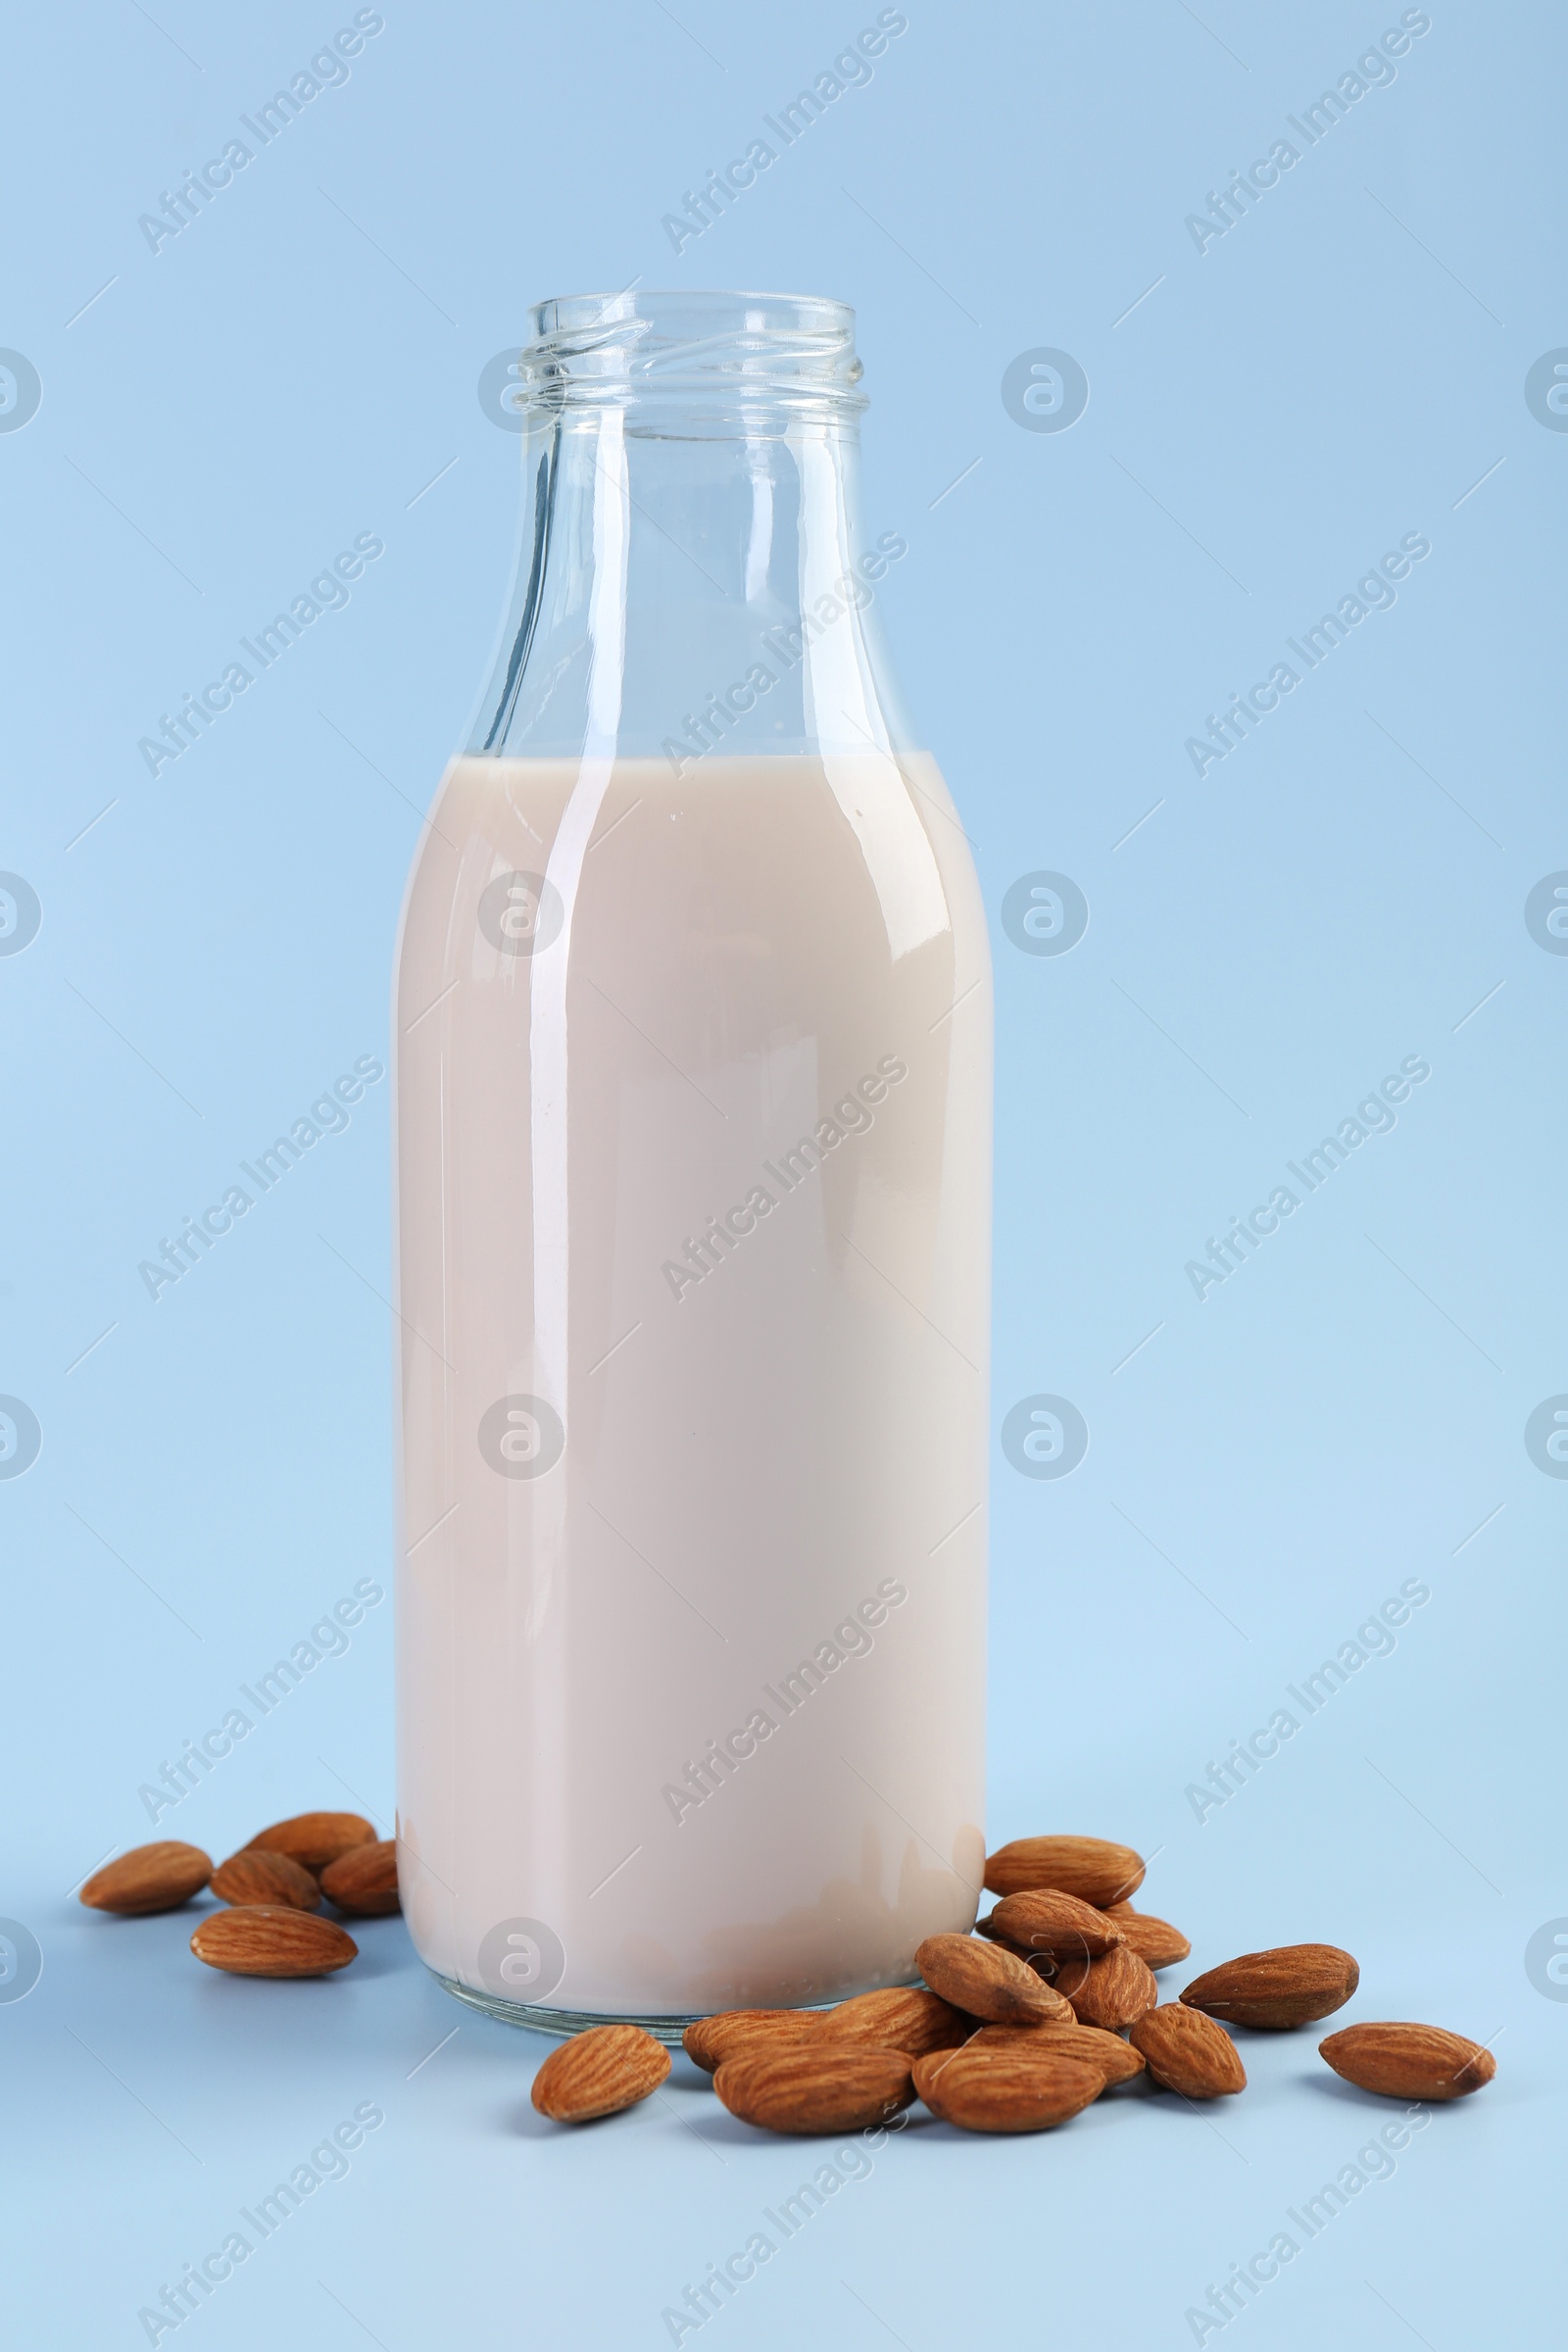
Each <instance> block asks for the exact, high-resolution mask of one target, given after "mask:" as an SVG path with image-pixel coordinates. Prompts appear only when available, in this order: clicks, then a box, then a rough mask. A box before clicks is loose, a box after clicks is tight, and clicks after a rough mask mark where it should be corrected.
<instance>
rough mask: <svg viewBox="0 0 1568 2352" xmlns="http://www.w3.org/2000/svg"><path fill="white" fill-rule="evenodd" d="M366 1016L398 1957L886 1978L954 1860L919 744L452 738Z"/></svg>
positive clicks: (960, 935)
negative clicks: (487, 753) (678, 763)
mask: <svg viewBox="0 0 1568 2352" xmlns="http://www.w3.org/2000/svg"><path fill="white" fill-rule="evenodd" d="M519 875H520V876H526V877H532V879H531V880H526V881H517V880H510V879H509V877H515V876H519ZM541 878H542V879H543V881H544V883H545V884H546V887H545V888H544V889H543V891H541V890H540V889H539V887H538V884H539V880H540V879H541ZM395 1014H396V1052H397V1114H396V1115H397V1184H398V1219H399V1234H400V1241H399V1264H398V1296H397V1302H396V1303H397V1311H398V1314H399V1317H400V1318H401V1320H400V1322H399V1324H398V1326H397V1331H398V1348H399V1356H400V1389H401V1395H400V1419H401V1453H402V1522H401V1527H400V1544H401V1546H402V1556H401V1588H400V1635H399V1650H400V1666H399V1710H400V1721H399V1751H400V1762H399V1833H400V1837H401V1838H402V1840H403V1846H402V1876H403V1899H404V1905H405V1909H406V1911H407V1913H408V1917H409V1924H410V1928H411V1930H412V1933H413V1936H414V1939H415V1942H416V1944H417V1948H418V1950H419V1952H420V1954H421V1956H422V1957H423V1958H424V1960H425V1961H426V1962H427V1963H428V1964H429V1965H430V1966H431V1967H432V1968H433V1969H435V1970H437V1971H438V1972H439V1973H440V1974H441V1975H443V1976H445V1977H447V1978H449V1979H452V1980H455V1981H456V1982H458V1983H460V1984H462V1985H466V1986H468V1987H470V1988H473V1989H476V1990H482V1991H484V1992H486V1993H488V1994H490V1995H492V1996H499V1997H501V1998H503V1999H512V2000H517V2001H531V2002H535V2003H539V2004H542V2005H543V2006H545V2007H547V2008H549V2009H552V2010H556V2011H561V2012H574V2013H578V2014H588V2015H596V2014H604V2015H623V2016H634V2017H649V2018H659V2017H674V2016H682V2015H690V2014H694V2013H699V2012H705V2011H711V2010H714V2009H720V2008H728V2007H733V2006H739V2005H749V2004H756V2005H762V2006H766V2005H773V2004H784V2003H794V2002H809V2001H822V2000H827V1999H831V1998H834V1997H838V1996H841V1995H843V1994H846V1993H850V1992H853V1991H856V1990H859V1989H862V1988H864V1987H866V1986H869V1985H884V1984H889V1983H898V1982H901V1981H907V1979H908V1978H909V1976H910V1975H911V1973H912V1956H913V1953H914V1949H915V1946H916V1945H917V1944H918V1943H919V1941H920V1940H921V1938H922V1937H923V1936H927V1935H930V1934H932V1933H934V1932H935V1931H938V1930H941V1929H963V1928H967V1927H968V1925H969V1924H970V1922H971V1921H972V1919H973V1917H974V1912H975V1906H976V1897H977V1893H978V1889H979V1884H980V1871H981V1862H982V1856H983V1850H984V1848H983V1837H982V1828H981V1824H982V1820H983V1673H984V1655H983V1642H984V1574H985V1542H986V1539H985V1530H986V1509H985V1495H986V1464H987V1421H988V1413H987V1381H986V1372H985V1366H986V1361H987V1342H988V1296H987V1293H988V1279H989V1269H988V1257H989V1231H990V1138H991V979H990V960H989V954H988V948H987V942H986V930H985V920H984V915H983V911H982V908H981V905H980V901H979V894H978V890H977V887H976V883H975V878H974V872H973V868H972V865H971V863H970V859H969V854H968V847H967V844H966V842H965V840H964V837H963V834H962V832H961V830H960V828H959V826H958V822H957V819H956V814H955V812H954V809H953V805H952V802H951V800H950V799H949V796H948V793H947V789H946V787H945V785H944V784H943V782H942V779H941V776H940V775H939V773H938V771H937V769H936V767H935V765H934V763H933V762H932V761H931V760H929V758H926V757H924V756H920V757H914V758H904V759H902V760H893V759H892V758H891V757H883V756H878V755H864V756H857V757H851V758H828V759H825V760H823V759H808V758H789V757H777V758H766V757H754V758H745V759H740V758H731V759H727V760H726V759H723V758H721V757H719V756H718V755H716V754H714V755H711V756H710V757H708V758H706V759H704V760H700V761H696V762H694V763H692V764H691V765H690V766H689V767H688V769H687V771H686V774H685V775H684V777H682V778H678V779H677V777H676V776H675V775H674V773H673V772H672V769H671V766H670V764H669V763H668V762H667V761H665V760H651V759H650V760H615V761H613V762H612V761H609V760H606V761H603V762H599V763H595V762H594V761H593V760H588V759H584V760H515V759H504V760H485V759H472V758H465V759H462V760H458V761H457V762H456V763H455V764H454V766H453V768H452V769H451V770H450V772H449V774H448V776H447V778H446V780H445V782H444V784H443V787H442V790H441V793H440V796H439V798H438V800H437V802H436V805H435V808H434V810H433V813H432V816H431V820H430V828H429V830H428V832H427V834H426V836H425V840H424V844H423V846H422V848H421V851H420V853H419V856H418V858H417V864H416V869H415V874H414V878H413V881H412V883H411V886H410V894H409V899H408V904H407V907H406V909H405V915H404V928H403V938H402V945H401V951H400V962H399V972H398V983H397V999H396V1007H395ZM835 1106H837V1107H835ZM803 1147H804V1148H803ZM692 1245H696V1247H695V1249H694V1248H693V1247H692ZM509 1400H510V1401H509Z"/></svg>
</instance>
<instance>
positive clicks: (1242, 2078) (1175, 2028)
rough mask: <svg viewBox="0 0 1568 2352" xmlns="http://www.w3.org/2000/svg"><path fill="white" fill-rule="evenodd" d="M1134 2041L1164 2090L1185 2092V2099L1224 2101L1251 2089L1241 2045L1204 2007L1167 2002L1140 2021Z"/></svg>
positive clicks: (1134, 2027) (1133, 2036) (1151, 2072)
mask: <svg viewBox="0 0 1568 2352" xmlns="http://www.w3.org/2000/svg"><path fill="white" fill-rule="evenodd" d="M1130 2039H1131V2042H1132V2046H1133V2048H1134V2049H1135V2050H1138V2051H1139V2052H1141V2054H1142V2056H1143V2060H1144V2063H1145V2065H1146V2066H1147V2067H1148V2069H1149V2072H1150V2077H1151V2079H1152V2081H1153V2082H1157V2083H1158V2084H1159V2086H1160V2088H1161V2090H1175V2091H1179V2092H1180V2093H1181V2095H1182V2097H1183V2098H1184V2099H1219V2098H1228V2097H1229V2096H1230V2095H1231V2094H1232V2093H1233V2092H1235V2091H1238V2090H1245V2089H1246V2088H1247V2069H1246V2067H1245V2066H1244V2065H1243V2064H1242V2061H1241V2057H1240V2055H1239V2053H1238V2051H1237V2048H1236V2044H1235V2042H1234V2041H1232V2039H1231V2037H1230V2035H1229V2034H1227V2033H1226V2031H1225V2029H1224V2027H1223V2026H1221V2025H1216V2024H1215V2022H1214V2020H1213V2018H1211V2017H1205V2015H1204V2014H1203V2012H1202V2010H1201V2009H1186V2008H1184V2007H1183V2006H1182V2004H1181V2002H1180V2001H1167V2002H1164V2003H1162V2005H1161V2006H1160V2007H1159V2008H1157V2009H1150V2010H1148V2011H1146V2012H1145V2014H1144V2015H1143V2016H1142V2017H1140V2018H1137V2019H1135V2020H1134V2023H1133V2028H1132V2033H1131V2035H1130Z"/></svg>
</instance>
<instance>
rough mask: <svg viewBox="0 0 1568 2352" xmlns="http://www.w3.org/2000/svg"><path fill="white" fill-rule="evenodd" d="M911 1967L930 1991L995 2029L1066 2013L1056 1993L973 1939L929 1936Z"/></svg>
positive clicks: (996, 1947)
mask: <svg viewBox="0 0 1568 2352" xmlns="http://www.w3.org/2000/svg"><path fill="white" fill-rule="evenodd" d="M914 1965H915V1967H916V1968H917V1969H918V1970H919V1971H920V1974H921V1976H922V1977H924V1979H925V1981H926V1983H927V1984H928V1985H930V1987H931V1989H932V1991H933V1992H936V1993H940V1994H941V1996H942V1998H943V1999H944V2000H945V2001H951V2002H952V2003H953V2005H954V2007H955V2008H956V2009H962V2010H964V2011H966V2012H967V2014H968V2015H969V2016H970V2017H983V2018H986V2019H987V2020H988V2021H989V2022H990V2023H992V2024H993V2025H1012V2024H1014V2023H1017V2022H1019V2021H1021V2020H1022V2019H1024V2018H1030V2017H1058V2016H1064V2015H1065V2014H1066V2003H1065V2002H1064V2001H1063V2000H1062V1998H1061V1996H1060V1994H1059V1993H1055V1992H1053V1991H1052V1989H1051V1987H1050V1985H1045V1984H1042V1982H1041V1980H1040V1979H1039V1977H1037V1976H1036V1975H1035V1973H1034V1971H1033V1969H1031V1968H1028V1967H1026V1966H1025V1964H1024V1962H1023V1961H1022V1960H1020V1959H1019V1958H1018V1956H1017V1954H1016V1953H1015V1952H1009V1951H1005V1950H1004V1949H1003V1947H1002V1945H1001V1944H999V1943H982V1942H979V1941H977V1939H976V1938H975V1937H974V1936H927V1937H926V1939H925V1941H924V1943H922V1944H921V1945H920V1947H919V1949H918V1950H917V1951H916V1953H915V1955H914Z"/></svg>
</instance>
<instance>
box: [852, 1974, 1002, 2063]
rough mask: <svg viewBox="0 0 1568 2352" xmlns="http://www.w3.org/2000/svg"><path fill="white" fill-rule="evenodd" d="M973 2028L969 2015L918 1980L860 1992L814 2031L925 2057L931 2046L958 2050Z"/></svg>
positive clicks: (912, 2055) (873, 2046)
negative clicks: (915, 1982)
mask: <svg viewBox="0 0 1568 2352" xmlns="http://www.w3.org/2000/svg"><path fill="white" fill-rule="evenodd" d="M973 2030H974V2029H973V2025H972V2022H971V2020H970V2019H969V2018H968V2017H966V2016H963V2015H962V2014H960V2012H959V2011H958V2010H956V2009H955V2008H954V2007H953V2006H952V2005H951V2004H950V2003H949V2002H947V2001H945V2000H943V1999H942V1997H941V1996H940V1994H938V1993H935V1992H927V1991H926V1990H925V1989H924V1987H923V1986H921V1985H888V1986H886V1987H885V1988H884V1989H883V1990H881V1991H877V1992H858V1993H856V1994H855V1995H854V1997H853V1998H852V1999H850V2000H847V2001H840V2003H839V2005H838V2007H837V2008H836V2009H829V2010H828V2011H827V2012H826V2014H825V2015H824V2016H821V2017H818V2019H817V2020H816V2023H815V2031H816V2032H817V2033H818V2034H823V2035H826V2036H827V2037H828V2038H830V2039H831V2040H834V2041H850V2042H863V2043H865V2044H867V2045H868V2046H869V2047H871V2048H873V2049H883V2050H902V2051H903V2052H904V2054H905V2056H906V2057H907V2058H923V2057H924V2055H925V2053H926V2051H927V2050H952V2049H956V2048H957V2046H958V2044H959V2042H961V2041H963V2040H964V2039H965V2038H966V2037H967V2036H968V2034H971V2033H972V2032H973Z"/></svg>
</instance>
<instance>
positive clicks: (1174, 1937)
mask: <svg viewBox="0 0 1568 2352" xmlns="http://www.w3.org/2000/svg"><path fill="white" fill-rule="evenodd" d="M1105 1917H1106V1918H1107V1919H1108V1920H1109V1921H1110V1922H1111V1923H1112V1925H1113V1926H1115V1927H1118V1928H1119V1929H1120V1930H1121V1935H1122V1941H1123V1942H1124V1943H1125V1944H1126V1945H1127V1948H1128V1950H1129V1951H1134V1952H1136V1953H1137V1954H1138V1957H1139V1959H1140V1960H1142V1961H1143V1962H1144V1963H1145V1965H1146V1966H1147V1967H1149V1968H1173V1967H1174V1966H1175V1964H1176V1962H1177V1961H1178V1960H1190V1959H1191V1958H1192V1952H1193V1947H1192V1945H1191V1944H1190V1943H1189V1942H1188V1940H1187V1938H1186V1936H1184V1935H1183V1934H1182V1932H1181V1930H1180V1928H1173V1927H1172V1926H1171V1924H1170V1921H1169V1920H1168V1919H1156V1918H1155V1917H1154V1915H1153V1913H1152V1911H1135V1910H1134V1909H1133V1907H1132V1905H1131V1903H1112V1904H1111V1905H1110V1907H1109V1909H1108V1910H1107V1911H1106V1913H1105Z"/></svg>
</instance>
